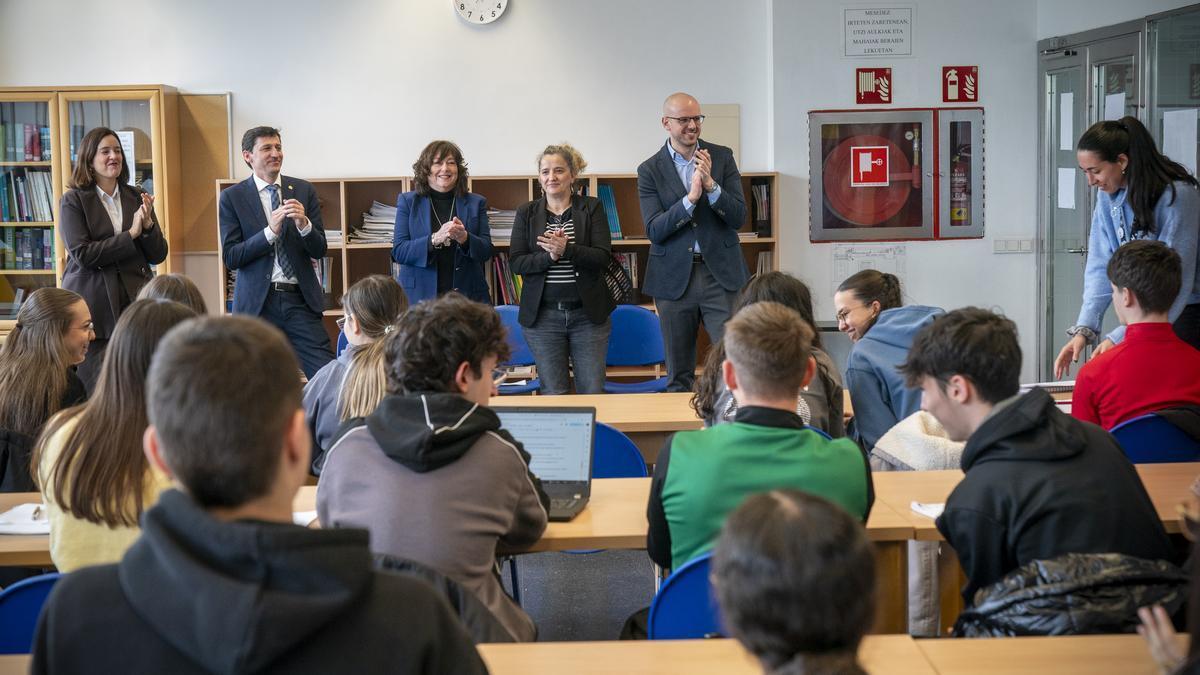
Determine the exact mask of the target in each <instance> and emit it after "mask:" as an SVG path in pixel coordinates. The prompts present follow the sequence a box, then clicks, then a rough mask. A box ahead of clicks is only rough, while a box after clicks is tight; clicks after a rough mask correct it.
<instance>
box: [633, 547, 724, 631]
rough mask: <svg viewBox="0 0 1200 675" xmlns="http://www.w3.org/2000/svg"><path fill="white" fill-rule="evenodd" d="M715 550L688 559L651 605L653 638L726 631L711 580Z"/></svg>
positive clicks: (650, 624)
mask: <svg viewBox="0 0 1200 675" xmlns="http://www.w3.org/2000/svg"><path fill="white" fill-rule="evenodd" d="M711 561H712V553H705V554H703V555H701V556H698V557H696V558H693V559H692V560H689V561H688V562H687V563H686V564H684V565H683V566H682V567H680V568H679V569H677V570H675V571H674V572H673V573H672V574H671V576H669V577H667V580H666V581H664V582H663V585H662V588H660V589H658V595H655V596H654V602H653V603H651V604H650V617H649V621H648V623H647V633H649V637H650V639H651V640H688V639H693V638H705V637H718V636H721V635H722V634H723V630H722V628H721V613H720V611H719V609H718V608H717V599H716V597H715V596H714V594H713V588H712V584H711V583H710V582H709V580H708V571H709V565H710V563H711Z"/></svg>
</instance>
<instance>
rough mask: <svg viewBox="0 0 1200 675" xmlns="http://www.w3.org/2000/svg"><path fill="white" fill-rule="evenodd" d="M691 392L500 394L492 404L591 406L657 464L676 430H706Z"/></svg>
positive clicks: (600, 420) (597, 419) (601, 419)
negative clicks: (563, 394) (658, 458)
mask: <svg viewBox="0 0 1200 675" xmlns="http://www.w3.org/2000/svg"><path fill="white" fill-rule="evenodd" d="M691 399H692V395H691V394H690V393H688V392H664V393H658V394H578V395H567V396H496V397H494V398H492V399H491V400H490V401H488V405H489V406H536V407H556V406H566V407H571V406H588V407H593V408H595V409H596V421H598V422H604V423H605V424H607V425H609V426H613V427H616V428H617V429H619V430H620V431H622V432H624V433H625V435H626V436H629V438H630V439H632V440H633V442H634V443H635V444H636V445H637V446H638V448H639V449H640V450H641V451H642V456H643V457H645V458H646V463H647V464H653V463H654V460H655V459H656V458H657V457H658V451H659V450H661V449H662V446H663V444H664V443H665V442H666V439H667V436H669V435H670V434H671V433H673V432H676V431H689V430H692V429H702V428H703V427H704V422H703V420H701V419H700V418H699V417H696V411H694V410H692V407H691V405H689V401H691Z"/></svg>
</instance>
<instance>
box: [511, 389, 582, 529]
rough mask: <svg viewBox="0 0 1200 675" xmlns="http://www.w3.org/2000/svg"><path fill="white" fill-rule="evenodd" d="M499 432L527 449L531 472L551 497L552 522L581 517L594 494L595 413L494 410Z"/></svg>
mask: <svg viewBox="0 0 1200 675" xmlns="http://www.w3.org/2000/svg"><path fill="white" fill-rule="evenodd" d="M492 410H493V411H494V412H495V413H496V414H497V415H498V416H499V417H500V426H501V427H502V428H504V430H505V431H507V432H508V433H510V434H512V436H513V438H515V439H517V440H518V441H520V442H521V445H523V446H525V451H526V452H528V453H529V455H530V461H529V468H530V469H531V470H532V471H533V475H535V476H537V477H538V478H540V479H541V480H542V488H543V489H545V490H546V494H547V495H548V496H549V497H550V514H549V515H550V520H553V521H567V520H571V519H572V518H574V517H575V516H577V515H579V512H580V511H582V510H583V507H585V506H587V503H588V498H589V497H591V494H592V450H593V447H594V446H595V441H596V409H595V408H588V407H579V408H575V407H554V408H549V407H534V406H495V407H493V408H492Z"/></svg>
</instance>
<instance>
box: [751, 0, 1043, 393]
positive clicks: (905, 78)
mask: <svg viewBox="0 0 1200 675" xmlns="http://www.w3.org/2000/svg"><path fill="white" fill-rule="evenodd" d="M772 9H773V13H774V20H773V25H774V29H773V32H774V40H773V44H774V52H773V62H774V69H773V77H772V84H771V86H772V88H773V101H774V105H773V110H774V117H775V125H774V131H775V134H774V141H773V143H774V157H775V169H776V170H777V171H779V172H781V174H783V175H782V176H781V182H782V184H783V186H784V190H783V195H784V197H785V198H784V200H783V203H782V205H781V210H780V213H781V216H782V221H783V222H784V223H785V232H784V241H783V243H782V260H783V261H784V264H783V266H784V267H785V268H786V269H788V270H789V271H792V272H794V273H796V274H798V275H799V276H800V277H801V278H803V279H804V280H805V281H807V282H808V283H809V285H810V286H811V287H812V289H813V293H814V296H815V300H816V304H817V308H816V311H817V317H818V319H827V320H828V319H832V318H833V313H834V312H833V303H832V295H833V289H834V288H835V287H836V285H837V284H838V283H840V282H841V279H833V278H832V274H833V265H832V248H833V246H834V245H833V244H814V243H811V242H809V240H808V223H809V216H808V209H809V196H808V177H809V166H808V164H809V160H808V121H807V116H806V113H807V111H808V110H812V109H823V108H853V107H855V106H854V88H853V87H854V69H855V68H856V67H863V66H890V67H891V68H892V77H893V82H894V84H893V94H894V96H895V103H894V105H893V107H896V108H903V107H936V106H940V105H941V88H940V77H941V67H942V66H943V65H978V66H979V95H980V105H982V106H983V107H984V108H985V113H984V114H985V120H984V164H985V172H986V173H985V193H986V194H985V202H984V210H985V213H984V218H985V226H986V237H985V238H984V239H981V240H967V241H939V242H910V243H908V244H907V261H906V269H907V275H906V277H905V278H904V279H903V280H902V281H903V282H904V285H905V289H904V290H905V300H906V302H909V303H918V304H928V305H936V306H940V307H945V308H948V309H949V308H954V307H961V306H964V305H969V304H970V305H978V306H982V307H988V308H993V309H996V310H999V311H1001V312H1003V313H1004V314H1006V315H1007V316H1009V317H1010V318H1012V319H1013V320H1014V321H1016V323H1017V326H1018V330H1019V332H1020V338H1021V348H1022V350H1023V351H1024V353H1025V355H1026V357H1025V363H1024V368H1023V369H1022V379H1023V380H1025V381H1029V380H1032V379H1033V377H1034V375H1035V373H1036V362H1035V355H1036V349H1035V340H1036V309H1037V300H1036V293H1037V264H1036V260H1035V257H1034V255H1033V254H1032V253H1007V254H995V253H993V245H994V240H995V239H996V238H1005V239H1014V238H1024V239H1032V238H1034V237H1035V236H1036V234H1037V216H1036V211H1035V204H1036V199H1037V197H1036V195H1037V164H1036V161H1037V159H1036V158H1037V154H1036V152H1037V98H1036V91H1037V63H1036V53H1035V52H1036V50H1035V46H1034V44H1035V35H1036V19H1037V12H1036V8H1035V4H1034V0H1012V1H1011V2H1006V3H989V2H975V1H971V2H957V1H955V0H936V1H935V0H924V1H922V2H919V3H917V12H916V13H917V16H916V21H915V25H916V28H915V31H914V45H913V56H912V57H900V58H892V59H886V58H885V59H852V58H844V57H841V56H840V54H841V53H842V38H841V32H840V28H841V27H840V25H839V21H840V20H841V9H842V7H841V5H839V4H835V3H830V4H828V5H826V4H818V3H803V4H801V3H795V2H790V1H789V0H776V1H775V2H774V3H773V8H772ZM801 36H802V37H801Z"/></svg>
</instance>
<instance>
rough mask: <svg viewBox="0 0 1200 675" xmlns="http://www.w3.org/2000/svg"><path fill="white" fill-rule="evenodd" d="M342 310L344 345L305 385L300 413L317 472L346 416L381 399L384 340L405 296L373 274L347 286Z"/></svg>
mask: <svg viewBox="0 0 1200 675" xmlns="http://www.w3.org/2000/svg"><path fill="white" fill-rule="evenodd" d="M342 309H344V310H345V312H346V316H345V317H344V318H342V319H339V320H338V325H340V326H341V327H342V330H343V331H344V332H345V333H346V342H348V343H349V344H348V346H347V347H346V350H345V351H343V352H342V353H341V354H340V355H338V357H337V358H336V359H334V360H333V361H330V362H329V363H326V364H325V365H324V366H322V367H321V369H320V370H318V371H317V374H316V375H313V377H312V379H311V380H309V381H308V384H306V385H304V416H305V418H306V419H307V420H308V428H309V430H310V431H311V432H312V435H313V473H314V474H316V475H320V473H321V467H322V465H324V463H325V453H326V452H327V451H328V450H329V446H331V445H333V436H334V434H335V433H336V432H337V430H338V427H340V426H341V425H342V423H343V422H345V421H346V420H348V419H351V418H354V417H364V416H366V415H369V414H370V413H371V411H373V410H375V406H377V405H379V400H380V399H382V398H383V394H384V390H385V388H386V378H385V377H384V374H383V338H384V337H385V336H386V335H387V334H388V333H390V332H391V331H392V330H393V329H394V328H395V325H396V320H397V319H399V318H400V315H401V314H403V313H404V311H405V310H406V309H408V298H407V297H406V296H405V295H404V289H403V288H401V287H400V284H398V283H396V280H395V279H393V278H391V277H390V276H388V275H386V274H372V275H370V276H366V277H363V278H362V279H359V280H358V281H356V282H354V284H353V285H352V286H350V288H348V289H346V294H345V295H343V296H342Z"/></svg>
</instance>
